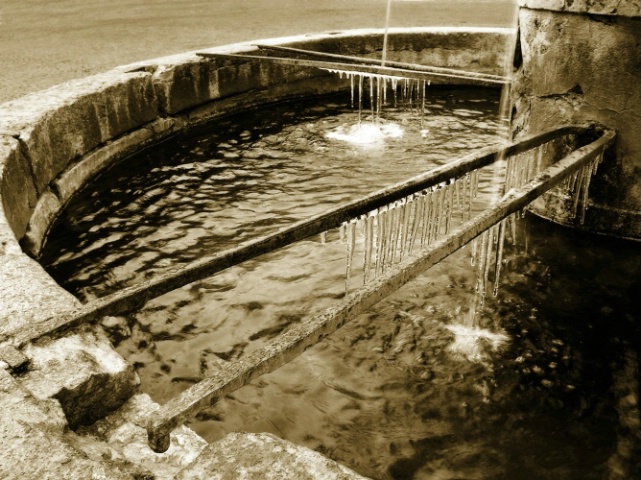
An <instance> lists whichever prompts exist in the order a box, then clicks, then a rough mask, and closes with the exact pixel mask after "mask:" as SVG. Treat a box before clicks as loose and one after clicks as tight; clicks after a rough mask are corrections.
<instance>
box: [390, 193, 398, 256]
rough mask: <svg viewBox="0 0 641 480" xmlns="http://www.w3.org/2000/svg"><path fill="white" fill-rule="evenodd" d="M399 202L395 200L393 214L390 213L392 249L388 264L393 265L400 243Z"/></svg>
mask: <svg viewBox="0 0 641 480" xmlns="http://www.w3.org/2000/svg"><path fill="white" fill-rule="evenodd" d="M398 206H399V203H398V202H394V203H393V204H392V214H391V215H390V230H389V233H390V243H389V246H390V250H389V257H388V258H389V261H388V264H389V265H392V264H393V263H394V261H395V260H394V259H395V258H396V246H397V243H398V234H399V230H400V229H399V222H398V217H399V208H398Z"/></svg>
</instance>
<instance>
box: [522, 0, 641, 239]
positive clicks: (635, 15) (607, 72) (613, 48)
mask: <svg viewBox="0 0 641 480" xmlns="http://www.w3.org/2000/svg"><path fill="white" fill-rule="evenodd" d="M519 6H520V10H519V45H518V46H517V52H516V53H517V55H516V57H515V58H516V60H515V66H516V67H517V72H516V76H515V85H514V89H513V100H514V103H513V111H512V120H513V124H512V125H513V126H512V133H513V136H514V138H515V139H518V138H520V137H523V136H525V135H528V134H532V133H537V132H540V131H543V130H547V129H550V128H553V127H555V126H562V125H567V124H581V123H586V122H593V121H594V122H599V123H601V124H603V125H605V126H607V127H609V128H612V129H615V130H616V132H617V139H616V144H615V146H614V148H613V149H612V151H611V152H609V153H608V155H606V158H605V159H604V161H603V163H602V164H601V165H600V166H599V169H598V172H597V174H596V175H595V176H594V177H593V178H592V181H591V183H590V191H589V192H590V196H589V201H588V202H587V210H586V217H585V221H584V223H583V224H582V225H580V224H579V222H578V221H577V220H576V219H574V218H571V216H570V215H568V212H567V209H566V208H565V205H566V204H567V202H564V201H562V199H559V198H557V199H556V201H555V200H554V198H553V197H554V196H555V195H556V194H551V195H546V197H547V198H541V199H539V200H537V201H536V202H534V204H533V205H532V207H531V210H532V211H533V212H534V213H536V214H537V215H540V216H542V217H544V218H547V219H549V220H552V221H554V222H557V223H561V224H564V225H571V226H574V227H577V228H582V229H585V230H589V231H591V232H595V233H599V234H604V235H611V236H617V237H623V238H631V239H635V240H641V118H640V117H641V83H640V82H641V47H640V43H641V12H640V7H639V0H519ZM558 196H559V195H557V197H558Z"/></svg>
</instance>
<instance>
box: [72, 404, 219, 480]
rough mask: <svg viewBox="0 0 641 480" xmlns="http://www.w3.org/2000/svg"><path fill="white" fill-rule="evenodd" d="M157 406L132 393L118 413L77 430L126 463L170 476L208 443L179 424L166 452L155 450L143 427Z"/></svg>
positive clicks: (192, 458) (159, 479)
mask: <svg viewBox="0 0 641 480" xmlns="http://www.w3.org/2000/svg"><path fill="white" fill-rule="evenodd" d="M157 409H158V404H156V403H154V402H153V401H152V400H151V398H150V397H149V396H148V395H146V394H139V395H135V396H133V397H132V398H131V399H130V400H129V401H128V402H127V403H126V404H124V405H123V406H122V407H121V408H120V409H119V410H118V411H117V412H115V413H114V414H113V415H110V416H108V417H106V418H104V419H102V420H99V421H98V422H96V423H95V424H94V425H92V426H91V427H87V428H83V429H81V430H79V431H78V433H79V434H80V435H81V436H82V437H84V438H85V439H93V440H94V441H97V442H103V443H105V444H106V445H108V446H109V448H110V449H111V450H112V451H114V452H117V455H118V456H119V457H121V458H123V459H126V460H127V461H129V462H132V463H135V464H138V465H141V466H142V467H143V468H145V469H146V470H148V471H150V472H152V473H153V475H154V476H155V478H156V479H158V480H162V479H167V480H169V479H173V478H174V477H175V475H176V474H177V473H178V472H179V471H180V470H182V469H183V468H184V467H185V466H187V465H189V464H190V463H191V462H192V461H193V460H194V459H195V458H196V457H197V456H198V455H199V454H200V452H201V451H202V450H203V449H204V448H205V447H206V446H207V442H206V441H205V440H203V439H202V438H201V437H200V436H198V435H197V434H196V433H194V432H193V431H192V430H190V429H189V428H187V427H185V426H182V427H179V428H177V429H176V430H175V431H174V432H173V433H172V434H171V447H170V448H169V450H167V451H166V452H165V453H161V454H158V453H155V452H153V451H152V450H151V449H150V448H149V445H148V444H147V431H146V430H145V429H144V425H145V421H146V418H147V416H148V414H149V412H152V411H155V410H157Z"/></svg>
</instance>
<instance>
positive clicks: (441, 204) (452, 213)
mask: <svg viewBox="0 0 641 480" xmlns="http://www.w3.org/2000/svg"><path fill="white" fill-rule="evenodd" d="M477 192H478V172H476V171H474V172H471V173H470V174H468V175H465V176H464V177H461V178H459V179H451V180H450V181H449V182H444V183H442V184H439V185H437V186H435V187H432V188H429V189H426V190H423V191H421V192H418V193H415V194H412V195H410V196H408V197H406V198H403V199H401V200H398V201H396V202H393V203H391V204H389V205H385V206H383V207H380V208H378V209H376V210H373V211H371V212H369V213H367V214H366V215H362V216H361V217H359V218H357V219H353V220H350V221H348V222H344V223H343V225H342V226H341V238H342V239H343V242H344V243H345V244H346V245H347V268H346V275H345V288H346V290H349V285H350V281H351V278H352V274H353V271H354V270H355V268H354V263H355V258H356V250H357V248H356V247H357V245H358V246H361V247H362V264H361V263H360V261H359V262H358V263H359V267H362V275H363V283H367V282H368V281H370V280H371V279H373V278H376V277H377V276H378V275H380V274H382V273H384V272H385V271H386V270H387V269H388V268H389V267H390V266H391V265H393V264H396V263H399V262H401V261H403V260H404V259H405V258H407V257H408V256H409V255H412V253H413V252H415V251H416V249H421V248H424V247H426V246H429V245H430V244H432V243H433V242H434V241H436V240H437V239H438V238H440V236H441V235H443V234H447V233H449V232H450V229H451V227H452V224H453V221H454V220H455V218H456V217H458V218H460V219H461V220H465V219H468V218H470V215H471V212H472V203H473V200H474V198H475V197H476V195H477Z"/></svg>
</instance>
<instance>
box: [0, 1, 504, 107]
mask: <svg viewBox="0 0 641 480" xmlns="http://www.w3.org/2000/svg"><path fill="white" fill-rule="evenodd" d="M513 3H515V0H476V1H470V0H449V1H448V0H424V1H420V0H419V1H416V0H414V1H407V0H406V1H394V2H393V4H392V11H391V17H390V26H393V27H407V26H438V25H461V26H487V27H492V26H500V27H504V26H509V25H510V24H511V22H512V20H513V9H512V7H511V6H512V4H513ZM385 11H386V0H324V1H322V2H317V1H313V0H274V1H270V2H265V1H261V0H242V1H236V0H216V1H211V0H180V1H173V2H172V1H168V0H111V1H110V2H109V3H108V6H106V4H105V2H103V1H101V0H84V1H81V0H57V1H55V2H52V1H49V0H20V1H16V0H0V63H1V67H0V103H1V102H5V101H8V100H11V99H14V98H17V97H20V96H22V95H25V94H27V93H30V92H33V91H37V90H42V89H45V88H48V87H50V86H52V85H55V84H58V83H62V82H64V81H67V80H70V79H72V78H78V77H84V76H87V75H90V74H95V73H98V72H102V71H105V70H108V69H110V68H112V67H115V66H118V65H124V64H128V63H132V62H135V61H139V60H146V59H150V58H155V57H159V56H165V55H170V54H173V53H179V52H183V51H188V50H194V49H198V48H205V47H213V46H217V45H224V44H228V43H234V42H240V41H246V40H253V39H260V38H269V37H278V36H286V35H298V34H303V33H318V32H324V31H332V30H346V29H353V28H383V27H384V26H385ZM241 19H242V20H241Z"/></svg>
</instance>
